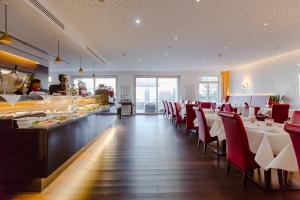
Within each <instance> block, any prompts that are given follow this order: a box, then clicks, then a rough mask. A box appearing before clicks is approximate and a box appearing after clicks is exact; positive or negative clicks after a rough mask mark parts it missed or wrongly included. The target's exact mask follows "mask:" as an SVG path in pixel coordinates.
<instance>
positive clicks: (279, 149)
mask: <svg viewBox="0 0 300 200" xmlns="http://www.w3.org/2000/svg"><path fill="white" fill-rule="evenodd" d="M206 116H207V117H206V118H207V122H208V124H209V123H212V122H211V121H212V120H214V122H213V125H212V126H211V129H210V135H211V136H218V139H219V141H222V140H226V135H225V130H224V127H223V123H222V120H221V118H220V117H218V116H212V115H206ZM242 119H243V122H244V126H245V129H246V132H247V137H248V142H249V148H250V150H251V151H252V152H253V153H255V154H256V156H255V161H256V162H257V163H258V164H259V165H260V167H262V168H263V169H265V170H268V169H270V168H275V169H283V170H287V171H298V165H297V159H296V155H295V151H294V148H293V146H292V144H291V139H290V137H289V134H288V133H286V132H285V131H284V130H283V125H282V124H274V126H272V127H268V126H266V125H265V124H264V122H259V123H255V124H254V123H250V122H249V121H248V120H247V118H242ZM275 155H277V156H276V157H275Z"/></svg>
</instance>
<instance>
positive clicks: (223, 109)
mask: <svg viewBox="0 0 300 200" xmlns="http://www.w3.org/2000/svg"><path fill="white" fill-rule="evenodd" d="M220 111H225V104H224V103H223V104H222V105H221V107H220Z"/></svg>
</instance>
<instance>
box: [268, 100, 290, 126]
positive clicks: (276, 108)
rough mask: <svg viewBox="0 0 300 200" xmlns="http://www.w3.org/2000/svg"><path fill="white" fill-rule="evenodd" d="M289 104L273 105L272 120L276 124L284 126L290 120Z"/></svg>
mask: <svg viewBox="0 0 300 200" xmlns="http://www.w3.org/2000/svg"><path fill="white" fill-rule="evenodd" d="M289 109H290V105H289V104H273V105H272V119H274V122H276V123H281V124H283V123H284V122H285V121H287V120H288V118H289Z"/></svg>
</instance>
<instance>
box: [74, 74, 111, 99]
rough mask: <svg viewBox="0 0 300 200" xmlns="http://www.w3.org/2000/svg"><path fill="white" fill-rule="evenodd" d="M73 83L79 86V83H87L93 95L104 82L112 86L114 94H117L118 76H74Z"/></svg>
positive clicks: (87, 87) (88, 89) (88, 90)
mask: <svg viewBox="0 0 300 200" xmlns="http://www.w3.org/2000/svg"><path fill="white" fill-rule="evenodd" d="M73 83H74V84H75V87H77V88H78V85H79V84H81V85H82V84H85V86H86V89H87V92H88V93H89V94H92V95H93V94H95V90H96V89H97V88H98V87H99V85H100V84H104V85H105V86H108V87H112V89H113V91H114V95H115V96H116V90H117V78H115V77H101V78H100V77H96V78H74V79H73Z"/></svg>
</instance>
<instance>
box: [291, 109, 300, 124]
mask: <svg viewBox="0 0 300 200" xmlns="http://www.w3.org/2000/svg"><path fill="white" fill-rule="evenodd" d="M291 123H292V124H298V125H300V110H295V111H294V113H293V116H292V119H291Z"/></svg>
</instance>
